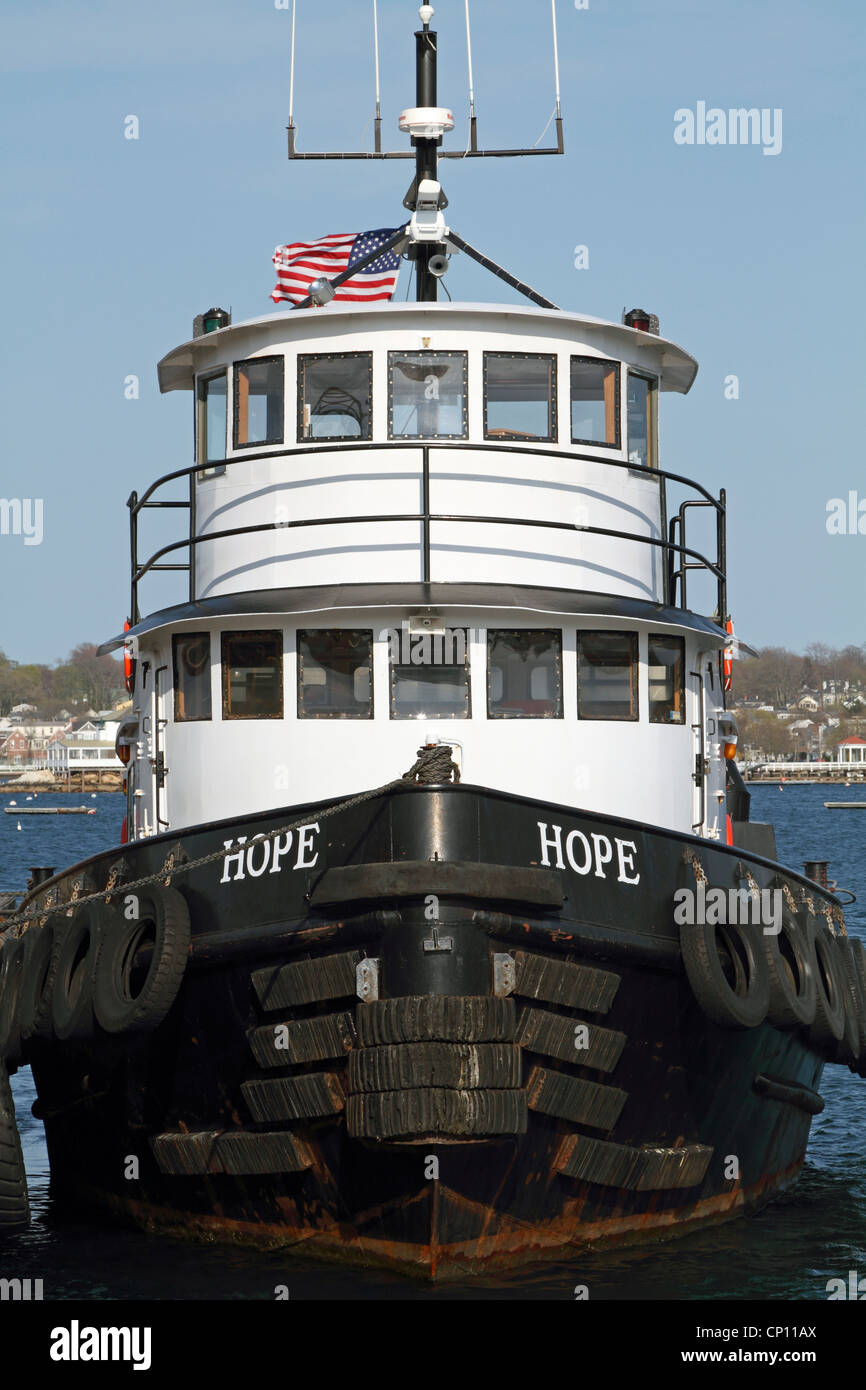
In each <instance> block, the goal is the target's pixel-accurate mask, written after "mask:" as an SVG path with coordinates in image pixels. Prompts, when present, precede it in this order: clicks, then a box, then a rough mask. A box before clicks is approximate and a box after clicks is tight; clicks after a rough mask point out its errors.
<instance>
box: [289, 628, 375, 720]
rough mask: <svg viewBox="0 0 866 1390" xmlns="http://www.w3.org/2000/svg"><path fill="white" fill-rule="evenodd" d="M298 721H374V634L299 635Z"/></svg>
mask: <svg viewBox="0 0 866 1390" xmlns="http://www.w3.org/2000/svg"><path fill="white" fill-rule="evenodd" d="M298 718H299V719H372V718H373V634H372V632H367V631H362V630H360V629H355V628H331V629H324V628H320V629H316V630H309V631H306V632H299V633H298Z"/></svg>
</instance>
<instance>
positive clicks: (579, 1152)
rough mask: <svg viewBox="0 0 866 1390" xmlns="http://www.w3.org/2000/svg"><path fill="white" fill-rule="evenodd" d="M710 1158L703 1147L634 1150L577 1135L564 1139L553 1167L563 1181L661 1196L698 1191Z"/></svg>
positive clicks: (709, 1151)
mask: <svg viewBox="0 0 866 1390" xmlns="http://www.w3.org/2000/svg"><path fill="white" fill-rule="evenodd" d="M712 1156H713V1150H712V1149H711V1148H709V1147H708V1146H707V1145H706V1144H684V1145H683V1146H682V1148H675V1149H670V1148H663V1147H661V1146H659V1145H652V1144H645V1145H643V1146H642V1147H641V1148H639V1149H636V1148H629V1147H628V1146H627V1145H625V1144H612V1143H610V1142H609V1141H608V1140H606V1139H591V1138H589V1136H588V1135H585V1134H577V1135H573V1136H570V1137H569V1138H568V1139H566V1141H565V1143H564V1144H563V1146H562V1148H561V1149H560V1152H559V1157H558V1158H557V1160H556V1163H555V1165H554V1166H555V1168H556V1170H557V1172H559V1173H561V1174H562V1175H563V1176H564V1177H568V1178H577V1179H580V1180H582V1181H584V1182H591V1183H598V1184H599V1185H600V1186H602V1187H622V1188H626V1189H627V1190H630V1191H635V1192H661V1191H666V1190H671V1189H675V1188H688V1187H699V1186H700V1184H701V1183H702V1182H703V1180H704V1177H705V1176H706V1172H707V1168H708V1167H709V1165H710V1159H711V1158H712Z"/></svg>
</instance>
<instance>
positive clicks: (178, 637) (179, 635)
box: [171, 631, 213, 724]
mask: <svg viewBox="0 0 866 1390" xmlns="http://www.w3.org/2000/svg"><path fill="white" fill-rule="evenodd" d="M190 638H199V639H201V638H205V639H207V679H208V696H209V699H210V713H209V714H179V713H178V696H179V695H180V693H181V692H180V687H179V684H178V679H177V649H178V643H179V642H184V641H188V640H189V639H190ZM212 655H213V641H212V639H211V634H210V632H208V631H204V632H173V633H172V635H171V679H172V710H173V715H174V723H175V724H209V723H211V722H212V721H213V682H212V676H213V660H212Z"/></svg>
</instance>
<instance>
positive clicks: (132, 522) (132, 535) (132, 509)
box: [126, 492, 139, 624]
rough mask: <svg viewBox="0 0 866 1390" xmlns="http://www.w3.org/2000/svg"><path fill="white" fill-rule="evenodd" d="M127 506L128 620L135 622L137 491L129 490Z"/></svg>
mask: <svg viewBox="0 0 866 1390" xmlns="http://www.w3.org/2000/svg"><path fill="white" fill-rule="evenodd" d="M126 505H127V507H128V508H129V580H130V584H129V621H130V624H135V623H137V622H138V619H139V612H138V511H137V510H136V509H137V507H138V493H137V492H131V493H130V494H129V497H128V498H127V502H126Z"/></svg>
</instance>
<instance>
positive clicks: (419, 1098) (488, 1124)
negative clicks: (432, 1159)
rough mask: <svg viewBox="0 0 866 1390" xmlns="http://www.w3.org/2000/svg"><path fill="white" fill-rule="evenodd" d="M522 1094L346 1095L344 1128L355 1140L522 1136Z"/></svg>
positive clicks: (431, 1092)
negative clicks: (347, 1097)
mask: <svg viewBox="0 0 866 1390" xmlns="http://www.w3.org/2000/svg"><path fill="white" fill-rule="evenodd" d="M526 1118H527V1117H526V1096H525V1094H524V1092H523V1091H517V1090H514V1091H495V1090H479V1091H457V1090H446V1089H444V1088H443V1089H430V1090H409V1091H380V1092H378V1093H377V1094H374V1095H354V1096H349V1100H348V1103H347V1106H346V1128H347V1130H348V1132H349V1134H350V1135H351V1136H352V1137H353V1138H355V1139H381V1140H388V1139H392V1140H393V1139H417V1138H420V1137H422V1136H423V1137H425V1138H426V1137H430V1138H435V1137H442V1138H450V1139H458V1138H465V1139H476V1138H481V1137H484V1138H491V1137H493V1136H494V1135H508V1134H525V1132H526Z"/></svg>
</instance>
